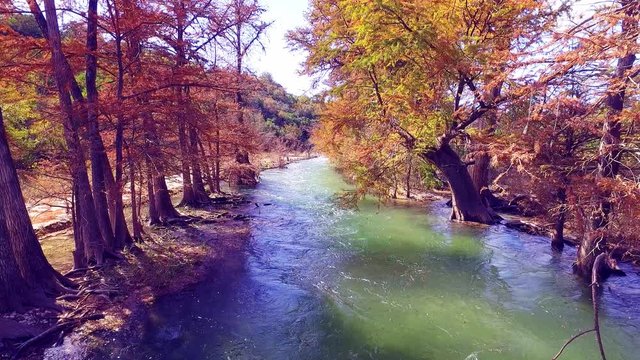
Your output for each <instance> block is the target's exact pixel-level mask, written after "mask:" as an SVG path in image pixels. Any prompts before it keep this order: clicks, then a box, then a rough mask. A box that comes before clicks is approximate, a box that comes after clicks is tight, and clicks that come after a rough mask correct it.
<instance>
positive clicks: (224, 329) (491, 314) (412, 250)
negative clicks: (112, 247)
mask: <svg viewBox="0 0 640 360" xmlns="http://www.w3.org/2000/svg"><path fill="white" fill-rule="evenodd" d="M345 188H348V186H347V185H346V184H344V183H343V182H342V180H341V179H340V177H339V176H337V175H336V174H335V172H333V171H332V170H331V168H330V166H329V164H328V162H327V161H326V160H325V159H315V160H310V161H306V162H301V163H298V164H293V165H291V166H290V168H289V169H287V170H273V171H268V172H265V173H264V174H263V183H262V184H261V185H260V187H259V188H258V189H257V190H255V191H253V192H252V193H251V196H252V197H253V200H254V201H255V202H257V203H259V204H263V205H264V204H271V205H269V206H261V207H257V208H255V209H253V210H252V211H253V214H252V215H253V220H252V226H253V231H252V236H253V240H252V241H251V243H250V246H249V248H248V249H247V250H246V252H244V253H240V254H236V255H235V256H233V257H230V258H228V259H227V260H226V261H225V262H224V264H222V265H221V267H220V268H219V269H217V271H215V272H214V273H213V274H212V278H211V281H206V282H204V283H203V284H201V285H199V286H198V287H196V288H195V289H193V290H192V291H190V292H187V293H184V294H180V295H176V296H171V297H168V298H165V299H162V300H161V301H159V302H158V303H157V304H156V305H155V307H154V308H153V311H152V313H151V316H150V319H149V324H148V326H147V336H146V341H145V343H144V344H142V345H141V346H139V347H138V348H136V349H134V350H133V353H134V354H135V357H136V358H148V359H187V358H188V359H370V358H373V359H469V360H472V359H549V358H550V357H551V356H552V355H553V354H555V352H556V351H557V350H558V349H559V347H560V346H561V345H562V344H563V342H564V340H565V339H567V338H568V337H570V336H571V335H573V334H574V333H575V332H577V331H578V330H579V329H586V328H588V327H589V326H590V325H591V309H590V301H589V295H588V290H586V289H585V287H584V285H583V284H582V283H581V282H579V281H576V279H575V278H573V276H572V275H571V273H570V263H571V260H572V258H573V256H574V255H575V254H574V252H573V250H572V249H569V250H567V251H566V252H565V253H563V254H561V255H559V254H554V253H553V252H552V251H551V250H550V246H549V243H548V240H546V239H542V238H537V237H534V236H529V235H526V234H520V233H517V232H514V231H512V230H509V229H506V228H504V227H484V226H477V227H476V226H473V227H472V226H466V225H463V224H452V223H451V222H449V221H448V220H447V213H448V210H447V209H445V208H444V207H443V206H442V204H439V203H435V204H433V205H432V206H431V207H430V208H429V209H427V210H424V209H417V208H402V207H391V208H385V207H383V208H380V207H379V204H377V202H375V201H374V200H370V199H369V200H365V201H364V202H362V203H361V204H359V209H360V210H359V211H353V210H348V209H343V208H340V207H339V206H336V204H335V203H334V202H333V201H332V199H333V194H334V193H335V192H336V191H339V190H341V189H345ZM607 285H608V287H607V289H605V291H604V294H603V295H604V296H603V298H604V304H603V315H604V319H603V327H604V336H605V338H606V343H605V346H606V348H607V351H608V355H609V358H610V359H631V358H634V356H635V349H636V348H637V347H638V346H640V339H638V338H637V337H635V336H634V335H635V334H636V333H637V331H638V329H637V326H638V325H639V324H640V318H639V315H638V314H637V312H636V311H633V309H635V306H637V305H638V301H637V298H638V295H639V293H640V281H639V280H638V277H637V276H636V275H633V276H629V277H627V278H626V279H615V278H614V279H612V280H611V281H609V282H608V283H607ZM595 350H596V348H595V343H594V342H593V340H592V338H591V337H584V338H583V339H580V340H578V341H576V342H575V345H572V347H571V348H570V349H569V350H568V351H567V353H566V354H565V355H564V357H563V358H564V359H589V358H593V355H594V353H593V351H595Z"/></svg>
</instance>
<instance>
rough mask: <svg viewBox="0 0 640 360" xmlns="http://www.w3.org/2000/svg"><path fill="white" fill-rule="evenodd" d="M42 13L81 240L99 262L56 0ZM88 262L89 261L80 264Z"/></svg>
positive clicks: (99, 249) (96, 232) (89, 258)
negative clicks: (79, 210)
mask: <svg viewBox="0 0 640 360" xmlns="http://www.w3.org/2000/svg"><path fill="white" fill-rule="evenodd" d="M44 3H45V13H46V15H47V30H48V34H49V45H50V47H51V53H52V57H51V62H52V68H53V73H54V77H55V80H56V85H57V87H58V100H59V102H60V108H61V109H62V116H63V127H64V137H65V141H66V143H67V148H68V151H69V167H70V168H71V174H72V178H73V182H74V184H75V186H76V190H77V192H76V195H77V196H76V198H75V200H76V202H77V204H78V205H79V207H80V209H81V210H82V211H81V212H76V215H77V218H76V220H77V223H78V224H79V229H80V230H81V232H82V234H81V236H82V239H83V240H82V241H83V242H84V252H85V256H84V258H85V261H86V262H88V263H89V262H91V263H97V264H101V263H102V261H103V254H104V253H103V252H104V248H103V244H104V240H103V239H102V234H101V233H100V229H99V228H98V226H97V223H98V220H97V216H96V210H95V205H94V200H93V195H92V193H91V187H90V185H89V176H88V175H87V170H86V162H85V157H84V151H83V149H82V146H81V143H80V137H79V136H78V126H77V123H76V120H75V119H74V113H73V106H72V103H71V98H70V97H69V92H68V89H67V86H68V84H70V80H69V79H68V76H69V75H70V74H68V71H67V70H68V69H67V67H66V66H65V64H66V58H65V56H64V54H63V53H62V44H61V40H60V30H59V28H58V19H57V13H56V5H55V0H45V2H44ZM82 265H88V264H82Z"/></svg>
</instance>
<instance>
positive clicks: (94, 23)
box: [86, 0, 120, 250]
mask: <svg viewBox="0 0 640 360" xmlns="http://www.w3.org/2000/svg"><path fill="white" fill-rule="evenodd" d="M86 46H87V55H86V89H87V104H86V105H87V106H86V109H87V130H88V131H87V135H88V137H89V148H90V156H91V182H92V185H93V199H94V202H95V209H96V217H97V219H98V227H99V228H100V233H101V234H102V239H103V240H104V241H105V246H106V248H108V249H110V250H117V249H119V248H120V244H116V239H115V236H114V233H113V228H112V227H111V220H110V218H109V205H108V202H107V191H106V181H105V174H104V172H105V167H106V166H105V164H104V163H103V162H104V161H105V160H106V151H105V148H104V144H103V142H102V138H101V137H100V129H99V128H98V88H97V85H96V78H97V70H98V59H97V57H96V52H97V50H98V1H97V0H89V2H88V10H87V45H86ZM107 161H108V160H107Z"/></svg>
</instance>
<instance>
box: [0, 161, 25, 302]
mask: <svg viewBox="0 0 640 360" xmlns="http://www.w3.org/2000/svg"><path fill="white" fill-rule="evenodd" d="M0 166H2V167H4V164H2V165H0ZM3 213H4V211H2V210H0V313H3V312H10V311H22V310H23V309H24V307H25V306H26V305H29V302H30V301H29V298H28V295H29V291H28V289H27V286H26V283H25V281H24V279H23V278H22V276H21V274H20V269H18V264H17V263H16V259H15V258H14V257H13V252H12V251H11V247H10V243H9V232H8V230H7V227H6V225H5V223H4V214H3Z"/></svg>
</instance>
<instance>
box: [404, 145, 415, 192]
mask: <svg viewBox="0 0 640 360" xmlns="http://www.w3.org/2000/svg"><path fill="white" fill-rule="evenodd" d="M412 168H413V155H412V154H411V153H409V155H408V156H407V178H406V180H405V187H406V189H407V199H411V169H412Z"/></svg>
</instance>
